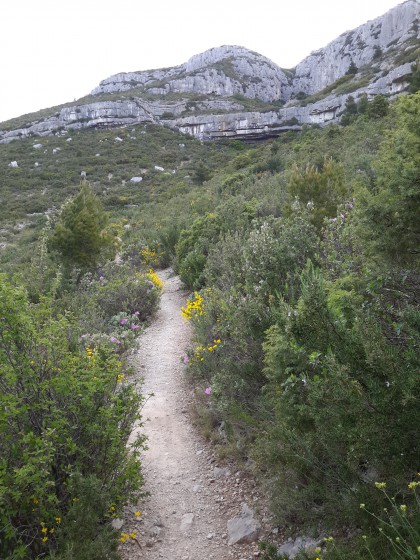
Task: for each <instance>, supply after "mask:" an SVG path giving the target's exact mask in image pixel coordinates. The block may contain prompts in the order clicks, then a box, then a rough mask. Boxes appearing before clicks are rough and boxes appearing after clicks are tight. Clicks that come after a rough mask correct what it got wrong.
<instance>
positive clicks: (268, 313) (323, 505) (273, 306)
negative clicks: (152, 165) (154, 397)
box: [188, 94, 420, 560]
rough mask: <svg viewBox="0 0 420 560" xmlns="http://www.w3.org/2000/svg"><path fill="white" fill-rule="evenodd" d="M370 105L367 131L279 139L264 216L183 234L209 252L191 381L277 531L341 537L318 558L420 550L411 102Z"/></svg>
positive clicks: (419, 332) (411, 554)
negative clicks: (249, 464)
mask: <svg viewBox="0 0 420 560" xmlns="http://www.w3.org/2000/svg"><path fill="white" fill-rule="evenodd" d="M380 101H381V100H378V102H377V104H375V106H372V107H371V108H370V112H369V115H368V117H370V118H371V120H367V119H362V118H360V119H358V120H356V121H355V122H354V123H353V124H349V126H347V127H346V128H341V129H339V128H338V127H337V128H334V127H333V128H331V129H329V130H327V131H317V130H308V131H306V132H305V133H304V134H303V135H301V136H300V137H297V138H296V140H295V141H294V142H293V143H292V145H293V149H292V151H289V148H288V144H289V140H288V139H287V142H286V141H284V142H282V140H281V139H279V140H278V141H277V143H276V149H275V151H276V153H278V152H280V151H281V156H279V157H281V159H282V161H283V162H284V164H285V167H286V169H285V172H284V173H282V172H281V173H280V174H279V175H280V176H281V178H280V177H279V178H277V177H276V176H274V178H275V180H274V181H271V182H269V181H268V180H267V177H264V176H262V177H261V178H260V180H261V185H262V184H264V185H265V186H268V185H270V188H269V189H267V190H266V191H265V192H264V194H262V193H261V192H260V199H262V200H265V202H261V200H259V201H258V205H254V209H256V208H259V209H261V208H264V209H265V211H266V210H268V209H269V205H268V204H267V201H268V200H270V204H271V208H272V212H271V213H272V216H271V217H270V212H269V210H268V212H267V214H264V215H263V217H260V218H258V219H254V220H252V219H251V220H250V221H248V223H246V222H243V223H242V225H241V226H240V227H238V228H236V227H235V223H234V222H232V223H231V224H232V225H231V227H230V228H229V229H228V230H225V229H224V226H225V222H224V220H223V221H222V222H221V224H220V226H219V233H218V235H214V236H212V235H208V230H207V229H206V228H204V227H199V228H198V229H197V230H196V231H195V233H194V235H192V234H193V230H192V229H190V231H189V235H190V237H189V238H190V239H193V238H194V239H195V240H197V239H200V238H201V239H200V245H199V246H200V247H206V251H201V252H200V251H199V252H198V253H199V254H200V255H201V256H202V262H201V267H202V270H203V272H202V273H201V278H202V281H204V287H203V289H202V291H201V292H199V293H197V294H196V295H195V296H194V298H193V299H192V300H191V302H190V304H189V305H190V307H191V310H192V313H191V315H190V317H189V318H190V319H191V320H192V322H193V323H194V326H195V341H194V343H195V346H194V348H193V349H192V351H191V353H190V356H189V362H188V363H189V371H190V374H191V375H192V376H193V377H194V378H195V379H196V382H197V383H198V384H201V386H202V388H203V389H202V390H203V392H204V388H205V387H207V389H206V391H207V392H208V393H210V397H209V398H210V400H211V406H209V407H208V410H207V413H212V414H213V417H214V421H215V422H216V423H219V425H220V429H219V432H220V430H221V431H222V433H223V435H224V437H225V441H230V442H231V445H232V446H234V448H235V449H236V450H238V449H239V450H240V451H241V455H242V456H243V457H244V459H250V458H251V459H252V460H253V462H254V463H255V465H256V467H257V470H258V472H259V473H262V474H261V478H262V481H263V482H265V484H266V486H267V489H268V491H269V493H270V495H271V497H272V507H273V512H274V514H275V516H276V518H277V520H278V522H279V524H280V525H281V526H283V527H285V526H286V527H291V530H292V531H297V530H298V528H300V530H304V531H308V532H312V533H314V534H318V535H319V534H320V533H324V534H325V531H327V530H332V531H336V532H337V535H341V540H343V537H344V536H347V537H348V538H347V542H346V544H344V545H342V544H340V543H339V542H338V543H335V541H334V540H333V539H331V540H329V541H328V543H327V545H328V547H327V550H326V551H324V552H325V554H326V557H330V558H341V557H346V558H347V557H349V558H355V559H356V558H357V559H360V558H375V560H385V558H391V557H392V558H394V557H396V558H397V557H398V558H415V555H416V554H417V551H416V548H415V546H418V545H415V542H416V538H417V537H418V533H419V525H420V512H419V509H418V501H417V499H416V497H415V496H414V494H413V492H412V490H413V489H415V486H413V485H417V484H418V482H417V481H416V476H417V472H418V453H419V448H420V445H419V444H420V440H419V436H418V432H417V430H416V415H417V410H418V405H419V400H420V385H419V380H418V371H419V369H420V362H419V346H420V319H419V311H418V300H419V297H420V292H419V281H418V278H419V277H418V245H419V229H418V215H419V208H418V206H419V205H418V194H419V188H418V185H419V180H418V167H419V166H418V153H419V150H418V140H419V137H418V130H420V122H419V106H420V104H419V102H420V97H419V96H418V94H417V95H413V96H407V97H404V98H401V99H400V100H399V101H398V102H397V103H396V104H395V107H392V111H391V113H390V115H389V116H387V117H386V119H385V118H384V114H385V112H386V111H385V110H384V111H382V112H378V113H375V114H373V112H372V111H374V109H375V107H377V106H378V107H379V104H380ZM365 109H366V111H367V109H368V108H366V107H365ZM365 109H363V111H365ZM379 109H380V107H379ZM379 109H378V111H379ZM375 110H376V109H375ZM375 120H377V121H378V122H374V121H375ZM384 127H388V129H387V131H386V133H385V134H384V133H382V143H381V145H380V147H379V144H380V142H379V140H380V134H379V133H380V131H381V130H382V131H384V130H386V129H385V128H384ZM350 138H352V141H351V142H348V140H349V139H350ZM346 139H347V143H346V144H343V142H346ZM355 146H358V148H357V149H355ZM378 148H379V149H378ZM241 175H242V177H243V179H240V178H237V177H236V178H235V180H236V181H238V183H235V189H234V192H232V194H231V196H235V197H238V193H240V196H245V197H247V200H248V201H249V200H250V197H251V196H252V194H251V193H253V191H254V192H255V189H256V188H257V186H258V183H257V181H255V180H254V181H253V180H252V179H251V176H250V174H246V173H245V172H244V170H243V169H241ZM241 181H242V183H243V184H245V183H246V185H247V189H246V190H243V189H242V187H241V185H240V183H241ZM271 189H272V190H271ZM221 192H222V193H224V195H225V196H227V193H226V191H221ZM276 192H277V193H278V201H279V202H278V203H277V204H276V203H275V197H274V196H273V198H271V193H273V194H274V193H276ZM248 203H249V202H248ZM220 207H221V206H219V207H218V208H217V209H216V213H217V216H219V217H220V211H219V208H220ZM302 208H304V211H302ZM276 213H277V217H276V218H274V215H276ZM317 235H319V236H320V238H321V242H320V243H319V241H318V238H317ZM200 298H201V299H200ZM197 301H198V302H199V306H198V307H199V310H200V312H197V311H196V310H195V311H194V309H195V308H194V305H195V303H194V302H197ZM222 428H223V429H222ZM407 485H408V486H407ZM385 488H386V492H383V491H382V490H383V489H385ZM378 528H380V530H381V532H380V533H378ZM359 533H362V534H363V535H364V539H363V540H360V539H359ZM416 535H417V537H416ZM267 550H268V548H267ZM343 550H344V556H343V552H342V551H343Z"/></svg>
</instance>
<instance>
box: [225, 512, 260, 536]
mask: <svg viewBox="0 0 420 560" xmlns="http://www.w3.org/2000/svg"><path fill="white" fill-rule="evenodd" d="M260 531H261V525H260V524H259V523H258V521H257V520H256V519H255V517H254V512H253V511H252V509H251V508H250V507H249V506H247V504H242V511H241V513H240V515H239V516H238V517H234V518H233V519H230V520H229V521H228V523H227V534H228V545H229V546H231V545H233V544H241V543H252V542H254V541H256V540H257V539H258V537H259V534H260Z"/></svg>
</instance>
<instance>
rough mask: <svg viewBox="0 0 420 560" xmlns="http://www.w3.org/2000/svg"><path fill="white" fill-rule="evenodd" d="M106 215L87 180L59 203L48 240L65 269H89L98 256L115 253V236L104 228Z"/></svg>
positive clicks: (98, 259) (99, 259) (106, 256)
mask: <svg viewBox="0 0 420 560" xmlns="http://www.w3.org/2000/svg"><path fill="white" fill-rule="evenodd" d="M107 225H108V216H107V214H106V212H105V211H104V209H103V207H102V204H101V202H100V200H99V199H98V197H97V196H96V195H95V194H94V193H93V191H92V189H91V188H90V186H89V185H88V184H83V185H82V186H81V188H80V192H79V193H78V194H77V195H76V196H75V197H74V198H72V199H70V200H68V201H67V202H66V203H65V204H64V205H63V207H62V210H61V214H60V217H59V219H58V221H57V224H56V226H55V229H54V231H53V233H52V236H51V238H50V242H49V248H50V249H51V250H53V251H57V253H58V254H59V258H60V259H61V260H62V262H63V264H64V266H65V268H66V269H67V271H69V270H71V269H72V268H74V267H76V268H78V269H80V271H81V273H83V272H86V271H88V270H92V269H94V268H95V266H97V265H98V264H99V262H101V260H104V259H105V260H106V259H111V258H113V257H114V256H115V253H116V249H117V243H116V239H115V238H114V237H113V236H112V235H111V234H110V233H109V232H108V231H107V230H106V228H107Z"/></svg>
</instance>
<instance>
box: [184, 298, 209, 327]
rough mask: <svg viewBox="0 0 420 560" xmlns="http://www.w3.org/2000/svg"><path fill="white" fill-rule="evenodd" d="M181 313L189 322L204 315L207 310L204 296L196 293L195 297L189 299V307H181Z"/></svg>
mask: <svg viewBox="0 0 420 560" xmlns="http://www.w3.org/2000/svg"><path fill="white" fill-rule="evenodd" d="M181 313H182V316H183V317H184V318H185V319H187V321H189V320H191V319H194V318H196V317H201V316H202V315H204V314H205V310H204V298H203V296H202V295H201V294H199V293H198V292H194V297H192V298H188V299H187V305H186V306H185V307H181Z"/></svg>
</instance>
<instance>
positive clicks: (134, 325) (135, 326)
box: [131, 323, 140, 331]
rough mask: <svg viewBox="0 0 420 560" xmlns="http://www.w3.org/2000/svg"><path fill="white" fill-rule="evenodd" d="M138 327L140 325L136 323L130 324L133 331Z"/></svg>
mask: <svg viewBox="0 0 420 560" xmlns="http://www.w3.org/2000/svg"><path fill="white" fill-rule="evenodd" d="M139 328H140V325H136V324H134V323H133V324H132V325H131V329H132V330H133V331H135V330H136V329H139Z"/></svg>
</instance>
